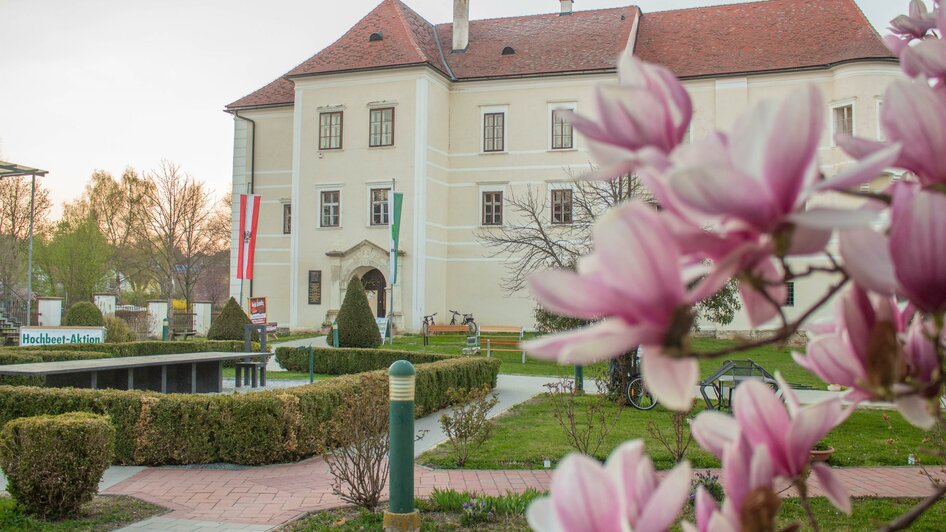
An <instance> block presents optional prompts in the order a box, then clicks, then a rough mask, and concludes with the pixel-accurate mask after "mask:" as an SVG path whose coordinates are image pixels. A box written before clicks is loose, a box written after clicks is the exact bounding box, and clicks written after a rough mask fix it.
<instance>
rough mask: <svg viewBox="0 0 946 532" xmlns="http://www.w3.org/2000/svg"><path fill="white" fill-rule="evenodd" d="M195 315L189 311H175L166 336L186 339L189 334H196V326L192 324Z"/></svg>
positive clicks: (172, 338)
mask: <svg viewBox="0 0 946 532" xmlns="http://www.w3.org/2000/svg"><path fill="white" fill-rule="evenodd" d="M196 317H197V315H196V314H193V313H189V312H175V313H174V317H173V322H172V323H171V327H170V329H169V330H168V336H170V337H171V340H174V339H176V338H178V337H181V338H184V339H185V340H187V339H188V338H189V337H191V336H197V328H196V327H195V326H194V321H195V319H196Z"/></svg>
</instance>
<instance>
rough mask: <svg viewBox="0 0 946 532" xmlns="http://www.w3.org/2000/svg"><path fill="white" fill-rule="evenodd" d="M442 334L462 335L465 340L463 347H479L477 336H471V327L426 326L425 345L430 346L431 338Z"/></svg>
mask: <svg viewBox="0 0 946 532" xmlns="http://www.w3.org/2000/svg"><path fill="white" fill-rule="evenodd" d="M442 334H454V335H462V336H463V338H464V339H465V341H464V344H463V345H466V346H467V347H478V345H479V337H478V335H476V334H473V335H471V334H470V326H469V325H425V326H424V345H425V346H427V345H429V344H430V337H432V336H434V335H442ZM471 338H472V339H473V343H472V345H470V341H471Z"/></svg>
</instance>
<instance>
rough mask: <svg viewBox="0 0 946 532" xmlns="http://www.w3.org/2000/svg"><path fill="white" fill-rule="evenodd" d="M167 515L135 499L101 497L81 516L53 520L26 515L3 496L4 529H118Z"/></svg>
mask: <svg viewBox="0 0 946 532" xmlns="http://www.w3.org/2000/svg"><path fill="white" fill-rule="evenodd" d="M165 512H167V509H165V508H162V507H160V506H155V505H153V504H150V503H147V502H144V501H141V500H138V499H133V498H131V497H115V496H111V495H99V496H96V497H95V498H93V499H92V502H89V503H87V504H85V505H84V506H83V507H82V510H81V512H80V514H79V515H78V516H77V517H74V518H71V519H63V520H59V521H49V520H45V519H40V518H38V517H34V516H32V515H29V514H26V513H24V512H23V511H22V510H21V509H20V508H19V507H18V506H17V505H16V502H15V501H14V500H13V499H11V498H9V497H0V530H36V531H38V530H43V531H60V530H62V531H66V530H69V531H96V532H97V531H100V530H117V529H119V528H123V527H125V526H128V525H130V524H132V523H137V522H138V521H143V520H145V519H148V518H150V517H154V516H156V515H160V514H163V513H165Z"/></svg>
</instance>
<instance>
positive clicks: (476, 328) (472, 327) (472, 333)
mask: <svg viewBox="0 0 946 532" xmlns="http://www.w3.org/2000/svg"><path fill="white" fill-rule="evenodd" d="M466 327H467V329H468V330H469V331H470V336H476V333H477V332H479V330H480V328H479V326H478V325H477V324H476V322H475V321H471V322H469V323H467V324H466Z"/></svg>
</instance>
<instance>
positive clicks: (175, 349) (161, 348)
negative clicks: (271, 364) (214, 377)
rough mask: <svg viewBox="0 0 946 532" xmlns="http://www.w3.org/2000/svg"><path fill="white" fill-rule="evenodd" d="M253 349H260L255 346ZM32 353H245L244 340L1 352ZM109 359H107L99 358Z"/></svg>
mask: <svg viewBox="0 0 946 532" xmlns="http://www.w3.org/2000/svg"><path fill="white" fill-rule="evenodd" d="M253 349H259V345H256V344H254V346H253ZM30 351H95V352H98V353H107V354H111V355H112V356H114V357H140V356H147V355H170V354H173V353H206V352H210V351H228V352H229V351H243V340H240V341H234V340H222V341H218V340H197V341H194V340H192V341H182V342H160V341H144V342H125V343H121V344H109V343H104V344H57V345H42V346H23V347H3V348H0V352H7V353H9V352H14V353H25V352H30ZM99 358H107V357H99Z"/></svg>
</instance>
